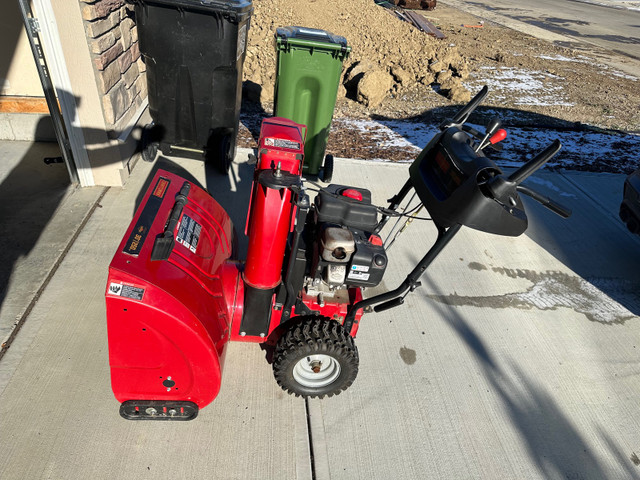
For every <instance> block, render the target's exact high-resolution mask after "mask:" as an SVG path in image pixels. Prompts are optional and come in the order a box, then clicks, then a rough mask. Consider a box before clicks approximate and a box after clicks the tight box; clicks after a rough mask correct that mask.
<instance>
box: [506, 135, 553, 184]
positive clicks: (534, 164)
mask: <svg viewBox="0 0 640 480" xmlns="http://www.w3.org/2000/svg"><path fill="white" fill-rule="evenodd" d="M561 148H562V144H561V143H560V140H554V141H553V143H552V144H551V145H549V146H548V147H547V148H545V149H544V150H543V151H542V152H540V153H539V154H538V155H536V156H535V157H534V158H532V159H531V160H529V161H528V162H527V163H525V164H524V165H523V166H521V167H520V168H519V169H517V170H516V171H515V172H513V173H512V174H511V175H509V181H510V182H513V183H515V184H516V185H519V184H520V183H522V182H523V181H524V180H525V179H526V178H527V177H528V176H529V175H531V174H532V173H533V172H535V171H536V170H538V169H539V168H540V167H541V166H543V165H544V164H545V163H547V162H548V161H549V160H551V158H552V157H553V156H554V155H555V154H556V153H558V152H559V151H560V149H561Z"/></svg>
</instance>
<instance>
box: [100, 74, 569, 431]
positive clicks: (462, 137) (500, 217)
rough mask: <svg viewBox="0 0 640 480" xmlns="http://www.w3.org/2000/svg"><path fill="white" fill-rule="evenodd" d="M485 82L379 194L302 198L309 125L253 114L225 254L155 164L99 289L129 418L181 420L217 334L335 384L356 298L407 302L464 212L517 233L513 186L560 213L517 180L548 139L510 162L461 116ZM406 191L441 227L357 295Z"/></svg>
mask: <svg viewBox="0 0 640 480" xmlns="http://www.w3.org/2000/svg"><path fill="white" fill-rule="evenodd" d="M486 94H487V88H486V87H485V88H484V89H483V90H482V91H481V92H480V93H479V94H478V95H476V97H475V98H474V99H473V100H471V102H470V103H469V104H468V105H467V106H465V107H464V108H463V109H462V110H461V111H460V112H459V113H458V114H457V115H456V116H455V117H454V118H452V119H450V120H448V121H446V122H444V123H443V124H442V125H441V132H440V133H438V134H437V135H436V136H435V137H434V138H433V139H432V140H431V142H430V143H429V144H428V145H427V146H426V147H425V149H424V150H423V151H422V152H421V153H420V155H419V156H418V157H417V159H416V160H415V161H414V162H413V164H412V165H411V166H410V168H409V180H408V181H407V182H406V184H405V185H404V186H403V187H402V189H401V190H400V191H399V193H398V194H396V195H395V196H394V197H393V198H391V199H390V200H389V205H388V206H387V207H386V208H382V207H378V206H375V205H373V204H372V202H371V192H370V191H369V190H367V189H365V188H361V187H353V186H347V185H338V184H331V185H328V186H326V187H323V188H320V189H319V190H318V191H317V194H316V195H315V197H314V198H313V201H312V200H311V198H310V196H309V194H308V193H307V189H305V186H304V183H303V180H302V163H303V152H304V141H305V133H306V127H305V126H304V125H299V124H296V123H294V122H292V121H290V120H287V119H284V118H270V119H265V120H264V121H263V123H262V128H261V133H260V139H259V146H258V155H257V159H256V160H257V163H256V167H255V171H254V178H253V186H252V192H251V199H250V205H249V214H248V218H247V224H246V228H245V234H246V235H247V236H248V241H249V242H248V243H249V245H248V252H247V258H246V260H245V261H239V260H238V259H237V258H236V251H235V250H236V248H235V241H234V235H235V233H234V228H233V226H232V223H231V220H230V218H229V216H228V215H227V213H226V212H225V211H224V210H223V209H222V207H220V205H219V204H218V203H217V202H216V201H215V200H214V199H213V198H212V197H211V196H210V195H209V194H208V193H207V192H205V191H204V190H203V189H202V188H200V187H198V186H197V185H195V184H193V183H191V182H188V181H186V180H184V179H182V178H181V177H179V176H177V175H174V174H172V173H169V172H166V171H163V170H160V171H158V172H157V174H156V175H155V177H154V179H153V181H152V183H151V185H150V187H149V189H148V190H147V192H146V194H145V196H144V198H143V200H142V202H141V204H140V207H139V208H138V210H137V212H136V214H135V216H134V218H133V220H132V222H131V224H130V226H129V228H128V230H127V232H126V233H125V235H124V238H123V239H122V242H121V244H120V246H119V247H118V250H117V252H116V254H115V256H114V258H113V261H112V262H111V265H110V267H109V278H108V282H107V290H106V305H107V323H108V335H109V359H110V366H111V384H112V388H113V392H114V394H115V397H116V399H117V400H118V401H119V402H121V406H120V414H121V415H122V416H123V417H124V418H126V419H131V420H142V419H145V420H190V419H193V418H195V417H196V416H197V414H198V411H199V409H200V408H202V407H204V406H206V405H208V404H209V403H210V402H211V401H213V400H214V399H215V397H216V395H217V394H218V392H219V390H220V383H221V378H222V369H223V366H224V358H225V351H226V346H227V344H228V342H229V341H242V342H256V343H264V344H266V345H268V346H270V347H271V348H272V349H273V362H272V365H273V372H274V375H275V378H276V381H277V382H278V384H279V385H280V386H281V387H282V388H283V389H284V390H286V391H288V392H289V393H292V394H295V395H301V396H304V397H323V396H325V395H329V396H331V395H335V394H338V393H340V392H341V391H343V390H345V389H346V388H348V387H349V386H350V385H351V384H352V383H353V381H354V380H355V378H356V375H357V373H358V350H357V348H356V346H355V343H354V338H355V336H356V333H357V331H358V327H359V324H360V320H361V317H362V315H363V312H369V311H371V310H373V311H376V312H380V311H383V310H387V309H390V308H393V307H396V306H399V305H401V304H402V303H403V302H404V298H405V296H406V295H407V294H408V293H409V292H412V291H414V290H415V289H417V288H418V287H419V286H420V281H419V279H420V277H421V275H422V274H423V273H424V272H425V270H426V269H427V267H428V266H429V265H430V264H431V262H432V261H433V260H434V259H435V258H436V256H437V255H438V254H439V253H440V252H441V251H442V249H443V248H445V247H446V246H447V244H449V242H450V241H451V239H452V238H453V237H454V236H455V234H456V233H457V232H458V231H459V229H460V227H461V226H462V225H465V226H468V227H471V228H474V229H477V230H481V231H485V232H489V233H494V234H498V235H508V236H517V235H520V234H522V233H523V232H524V231H525V230H526V228H527V217H526V214H525V210H524V205H523V203H522V201H521V199H520V196H519V194H525V195H528V196H530V197H532V198H533V199H535V200H537V201H538V202H540V203H542V204H543V205H544V206H546V207H547V208H549V209H551V210H552V211H554V212H555V213H557V214H559V215H561V216H563V217H568V216H569V215H570V212H569V211H568V210H567V209H565V208H564V207H562V206H560V205H558V204H557V203H555V202H553V201H552V200H550V199H549V198H547V197H544V196H543V195H541V194H539V193H537V192H535V191H534V190H532V189H531V188H529V187H526V186H524V185H522V184H521V182H522V181H523V180H525V179H526V178H527V177H528V176H529V175H531V174H532V173H533V172H534V171H535V170H537V169H538V168H540V167H541V166H542V165H543V164H544V163H545V162H547V161H548V160H549V159H550V158H551V157H552V156H553V155H554V154H555V153H556V152H557V151H558V150H559V149H560V144H559V142H557V141H556V142H554V143H553V144H552V145H551V146H550V147H548V148H547V149H546V150H544V151H543V152H542V153H540V154H538V155H537V156H536V157H535V158H533V159H532V160H530V161H529V162H527V163H526V164H524V165H523V166H522V167H520V168H519V169H518V170H516V171H515V172H513V173H511V174H510V175H506V174H504V173H503V172H502V171H501V169H500V168H498V167H497V166H496V164H495V163H494V162H493V161H492V160H490V159H489V158H487V157H486V156H485V155H484V153H483V149H484V148H485V147H487V146H492V145H494V146H495V144H497V142H499V141H500V140H502V139H503V138H504V137H505V132H504V130H501V129H499V127H500V122H499V120H497V119H495V120H492V121H491V122H490V124H489V125H488V127H487V131H486V133H484V134H480V133H479V132H477V131H476V130H474V129H473V128H470V127H467V126H466V125H464V123H465V121H466V120H467V119H468V117H469V115H470V113H471V112H472V111H473V110H474V109H475V108H476V106H477V105H478V104H479V103H480V102H481V100H482V99H483V98H484V97H485V95H486ZM412 190H415V193H416V194H417V197H418V198H419V200H420V202H421V203H422V204H423V205H424V207H426V209H427V210H428V211H429V213H430V215H431V219H432V220H433V222H434V223H435V225H436V226H437V229H438V236H437V238H436V240H435V242H434V244H433V246H432V247H431V248H430V249H429V251H428V252H427V253H426V255H425V256H424V257H423V258H422V260H421V261H420V262H419V263H418V265H417V266H416V267H415V268H414V269H413V271H411V272H410V273H409V275H408V276H407V277H406V279H405V281H404V282H403V283H402V284H401V285H400V286H399V287H398V288H396V289H395V290H392V291H389V292H386V293H383V294H380V295H375V296H373V297H370V298H367V299H363V294H362V291H363V289H364V288H366V287H374V286H376V285H378V284H379V283H380V282H381V280H382V277H383V275H384V272H385V269H386V267H387V255H386V253H385V247H384V246H383V242H382V239H381V238H380V236H379V234H380V232H381V230H382V228H383V227H384V226H385V224H386V223H387V222H388V220H389V219H390V218H392V217H399V218H402V217H411V216H412V214H414V213H415V209H414V208H413V207H412V209H411V210H407V208H408V204H407V205H405V207H404V209H401V208H400V206H401V205H402V204H403V203H406V202H404V200H405V197H407V194H408V193H409V192H410V191H412Z"/></svg>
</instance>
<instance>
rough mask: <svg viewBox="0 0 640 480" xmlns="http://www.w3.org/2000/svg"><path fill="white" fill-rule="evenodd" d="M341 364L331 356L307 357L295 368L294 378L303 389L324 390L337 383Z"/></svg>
mask: <svg viewBox="0 0 640 480" xmlns="http://www.w3.org/2000/svg"><path fill="white" fill-rule="evenodd" d="M339 375H340V363H339V362H338V361H337V360H336V359H335V358H333V357H331V356H329V355H307V356H306V357H304V358H301V359H300V360H298V363H296V364H295V365H294V367H293V378H294V380H295V381H296V382H298V383H299V384H300V385H302V386H303V387H307V388H322V387H326V386H327V385H330V384H331V383H333V382H335V381H336V379H337V378H338V376H339Z"/></svg>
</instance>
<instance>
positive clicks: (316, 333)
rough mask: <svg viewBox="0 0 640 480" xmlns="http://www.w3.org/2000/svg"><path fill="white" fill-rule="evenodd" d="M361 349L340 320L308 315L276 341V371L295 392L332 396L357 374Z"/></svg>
mask: <svg viewBox="0 0 640 480" xmlns="http://www.w3.org/2000/svg"><path fill="white" fill-rule="evenodd" d="M358 363H359V357H358V349H357V348H356V346H355V343H354V341H353V338H352V337H351V336H350V335H349V334H348V333H347V332H346V330H345V329H344V328H343V327H342V325H341V324H339V323H338V322H336V321H335V320H329V319H325V318H307V319H305V320H303V321H302V322H300V323H298V324H296V325H294V326H292V327H291V328H289V330H287V331H286V332H285V333H284V334H283V335H282V337H280V339H279V340H278V343H277V344H276V349H275V354H274V362H273V374H274V376H275V378H276V381H277V382H278V385H280V386H281V387H282V389H283V390H285V391H287V392H289V393H291V394H294V395H295V396H303V397H311V398H316V397H317V398H322V397H324V396H325V395H327V396H329V397H331V396H333V395H338V394H339V393H340V392H342V391H343V390H346V389H347V388H348V387H349V386H351V384H352V383H353V381H354V380H355V379H356V376H357V375H358Z"/></svg>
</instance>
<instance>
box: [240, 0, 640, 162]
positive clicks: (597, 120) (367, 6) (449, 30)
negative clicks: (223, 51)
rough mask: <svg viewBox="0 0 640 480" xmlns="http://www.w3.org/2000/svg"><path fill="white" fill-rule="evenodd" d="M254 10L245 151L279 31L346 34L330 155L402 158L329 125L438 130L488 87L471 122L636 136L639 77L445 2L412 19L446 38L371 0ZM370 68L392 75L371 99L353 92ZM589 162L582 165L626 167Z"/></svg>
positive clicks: (267, 2) (295, 0) (279, 3)
mask: <svg viewBox="0 0 640 480" xmlns="http://www.w3.org/2000/svg"><path fill="white" fill-rule="evenodd" d="M254 6H255V12H254V16H253V17H252V24H251V29H250V33H249V43H248V48H247V58H246V61H245V66H244V76H245V87H246V88H245V99H247V101H245V103H244V104H243V116H242V123H243V124H244V125H245V127H246V130H242V131H241V135H240V145H243V146H252V147H253V146H255V139H256V138H257V135H258V133H259V124H260V120H261V118H262V117H264V116H265V115H269V114H270V113H271V112H272V108H273V105H272V102H273V88H274V87H273V86H274V80H275V60H276V53H275V48H274V40H273V38H274V37H273V35H274V33H275V29H276V28H277V27H278V26H286V25H299V26H306V27H311V28H321V29H324V30H328V31H330V32H332V33H334V34H338V35H342V36H344V37H345V38H346V39H347V41H348V44H349V45H350V46H351V47H352V53H351V55H350V57H349V58H348V59H347V60H346V61H345V62H344V68H343V76H342V79H341V83H342V85H341V87H340V89H339V93H338V101H337V104H336V109H335V114H334V126H333V127H332V131H331V134H330V138H329V144H328V146H327V152H329V153H333V154H334V155H336V156H343V157H355V158H385V159H389V160H407V157H408V156H409V158H410V156H415V150H412V149H407V148H403V147H397V148H396V147H392V146H391V147H389V146H385V147H380V148H377V142H378V139H377V137H376V136H375V135H372V136H370V137H369V138H368V136H367V134H366V132H364V133H363V132H362V131H361V130H359V131H355V130H352V129H350V128H348V127H346V128H345V126H344V123H340V128H336V122H340V120H341V119H345V118H349V119H381V120H388V119H395V120H404V121H407V122H417V123H420V124H425V123H431V124H436V125H437V123H439V122H440V121H441V120H443V119H445V118H446V117H447V116H450V115H451V114H452V113H453V112H455V111H456V110H457V109H458V108H459V106H460V105H461V104H463V103H465V102H466V101H467V100H468V99H469V97H470V96H471V95H472V94H474V93H475V92H476V91H478V90H479V89H480V88H481V87H482V85H485V84H488V85H489V87H490V93H489V96H488V97H487V99H486V100H485V102H484V108H480V109H479V110H478V116H477V117H476V118H472V120H473V121H474V122H475V123H483V122H484V121H485V120H486V118H488V116H490V115H495V114H496V113H498V114H499V115H500V116H501V118H502V120H503V122H504V124H505V125H506V126H519V127H530V128H535V129H544V128H549V129H560V130H566V129H575V130H576V131H584V130H585V129H594V128H595V129H598V130H599V131H601V130H600V129H604V130H605V131H612V133H613V134H616V133H617V132H619V131H624V132H635V133H638V132H640V108H639V106H640V80H638V79H636V78H633V77H629V76H628V75H624V74H622V73H621V72H616V71H615V70H613V69H611V68H609V67H607V66H605V65H603V64H602V63H601V62H599V61H598V60H597V58H596V57H595V56H590V55H589V53H588V52H585V51H577V50H574V49H571V48H565V47H560V46H554V45H552V44H550V43H547V42H545V41H542V40H538V39H536V38H534V37H531V36H528V35H525V34H522V33H520V32H516V31H514V30H511V29H508V28H505V27H502V26H499V25H496V24H493V23H490V22H483V21H482V20H481V19H479V18H477V17H474V16H472V15H469V14H466V13H464V12H461V11H459V10H456V9H454V8H451V7H448V6H446V5H444V4H442V3H438V6H437V8H436V9H435V10H434V11H430V12H426V11H418V13H420V14H421V15H423V16H424V17H425V18H426V19H428V20H429V21H430V22H431V23H433V24H434V25H436V26H437V27H438V28H439V29H440V30H441V31H442V32H443V33H444V34H445V35H446V37H447V38H446V39H445V40H436V39H435V38H433V37H430V36H428V35H426V34H425V33H423V32H420V31H418V30H417V29H416V28H415V27H413V26H411V25H409V24H408V23H406V22H403V21H401V20H399V19H397V18H396V17H394V16H393V15H391V14H390V13H389V12H388V11H387V10H386V9H384V8H383V7H381V6H379V5H376V4H375V3H374V0H349V1H343V2H336V1H335V0H309V1H305V2H300V1H299V0H256V1H255V2H254ZM354 71H360V73H361V75H360V78H359V79H358V80H359V82H353V81H351V82H350V80H351V77H352V76H353V72H354ZM373 72H375V74H376V75H378V76H381V75H388V77H389V83H387V84H386V91H385V92H383V95H381V100H380V101H376V102H370V101H367V98H366V97H363V96H361V95H359V93H360V92H359V86H358V83H360V84H362V83H363V79H364V78H366V77H367V75H372V74H373ZM345 83H346V84H347V85H348V86H349V88H345V86H344V84H345ZM383 83H384V82H383ZM377 93H378V94H379V93H380V92H377ZM379 96H380V95H379ZM358 99H360V101H358ZM634 153H635V152H632V151H629V152H626V153H625V154H628V155H633V154H634ZM635 156H636V157H637V154H635ZM636 161H637V158H636ZM592 163H593V162H592ZM592 163H590V164H589V166H587V167H585V169H594V170H602V171H627V170H629V168H626V169H624V168H622V169H620V168H618V167H616V166H613V167H611V166H610V165H609V166H601V167H599V166H598V165H597V164H596V165H595V166H593V164H592Z"/></svg>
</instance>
